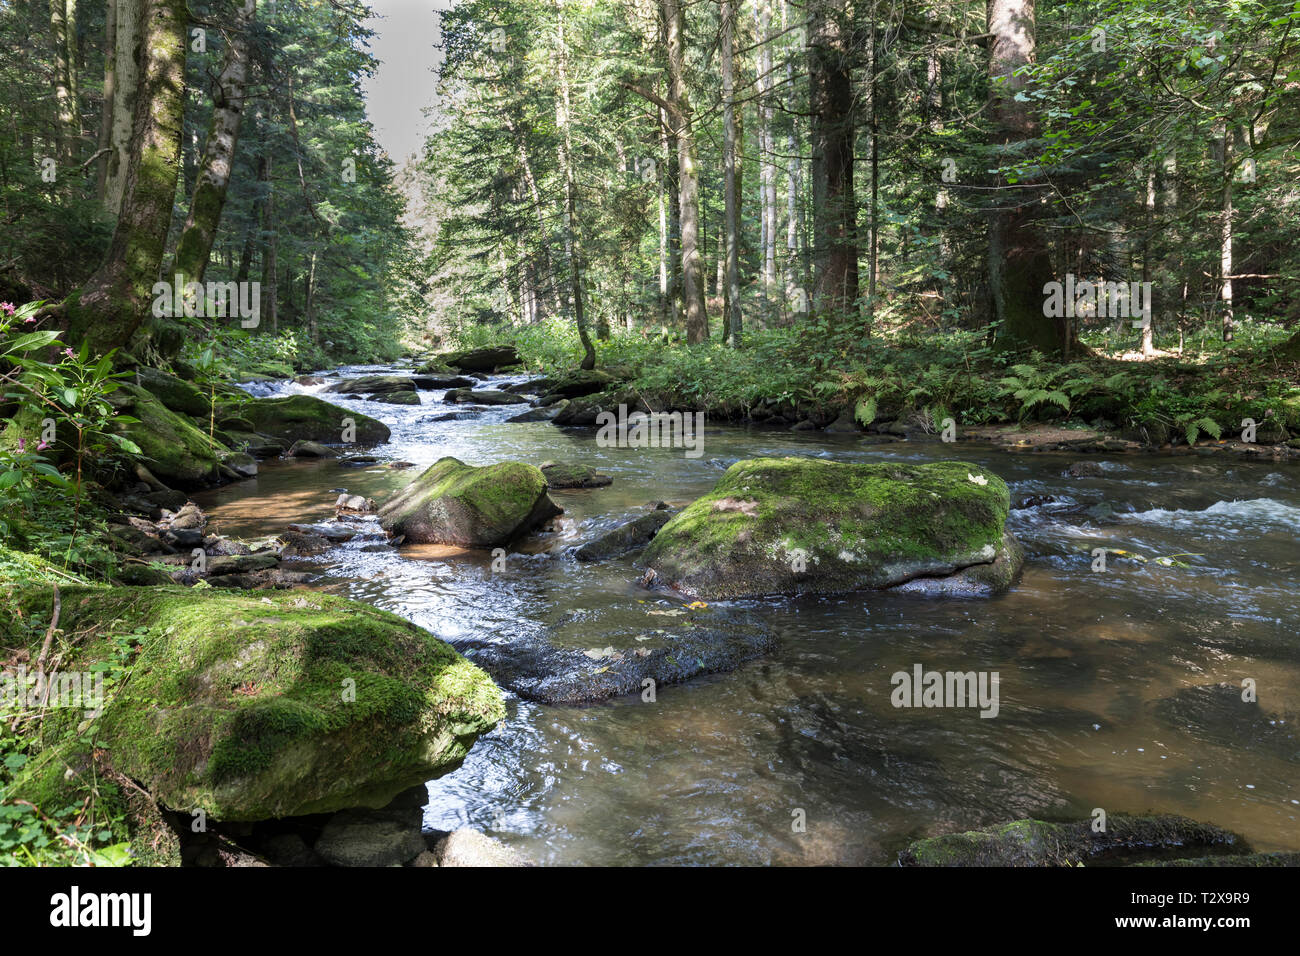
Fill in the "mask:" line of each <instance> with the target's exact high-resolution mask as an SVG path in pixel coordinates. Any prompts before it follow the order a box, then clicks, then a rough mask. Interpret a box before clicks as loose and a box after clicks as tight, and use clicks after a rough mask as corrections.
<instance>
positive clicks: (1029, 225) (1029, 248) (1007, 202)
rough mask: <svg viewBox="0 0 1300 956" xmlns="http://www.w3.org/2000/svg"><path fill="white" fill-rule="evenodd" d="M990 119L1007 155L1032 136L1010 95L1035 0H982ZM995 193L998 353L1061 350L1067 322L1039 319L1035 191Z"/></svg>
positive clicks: (1028, 115)
mask: <svg viewBox="0 0 1300 956" xmlns="http://www.w3.org/2000/svg"><path fill="white" fill-rule="evenodd" d="M987 13H988V32H989V34H990V38H989V45H988V46H989V115H990V117H991V118H992V120H993V125H994V130H993V142H994V144H995V145H996V146H999V147H1002V150H1001V152H1002V154H1003V155H1004V156H1006V155H1010V153H1011V150H1009V149H1007V147H1014V146H1015V145H1016V144H1019V143H1023V142H1024V141H1026V140H1029V139H1033V138H1034V137H1035V136H1037V135H1038V123H1037V120H1036V118H1035V116H1034V115H1033V112H1032V111H1031V109H1030V107H1029V104H1028V102H1018V101H1017V100H1016V94H1017V93H1020V92H1021V91H1022V90H1023V89H1024V87H1025V82H1026V81H1025V78H1024V77H1023V76H1016V75H1015V72H1016V71H1017V70H1018V69H1020V68H1021V67H1023V66H1026V65H1028V64H1030V63H1032V62H1033V61H1034V0H988V8H987ZM999 185H1000V186H1002V187H1003V188H1002V189H1000V190H998V192H999V193H1001V194H1003V195H1004V196H1005V197H1006V198H1003V199H1000V200H998V201H997V203H998V204H997V205H996V206H995V208H994V209H993V210H992V212H991V215H990V219H989V244H988V271H989V288H990V291H991V292H992V299H993V315H994V318H995V319H997V320H999V321H1000V322H1001V326H1000V327H999V330H998V341H999V342H1000V344H1001V345H1002V346H1003V347H1004V348H1011V349H1037V350H1038V351H1040V352H1043V353H1044V354H1048V355H1058V354H1062V353H1066V352H1068V346H1069V342H1070V339H1071V332H1070V323H1069V319H1068V318H1065V317H1064V316H1062V317H1060V318H1055V319H1051V318H1047V317H1045V316H1044V315H1043V301H1044V299H1043V294H1044V293H1043V286H1044V285H1046V284H1047V283H1048V282H1050V281H1052V260H1051V256H1050V255H1049V254H1048V249H1047V244H1046V241H1045V240H1044V238H1043V235H1042V231H1041V229H1040V228H1039V225H1038V222H1037V207H1038V206H1039V195H1040V192H1039V190H1038V189H1036V188H1033V185H1032V184H1030V183H1021V184H1017V187H1011V188H1008V187H1007V184H1006V183H1000V184H999Z"/></svg>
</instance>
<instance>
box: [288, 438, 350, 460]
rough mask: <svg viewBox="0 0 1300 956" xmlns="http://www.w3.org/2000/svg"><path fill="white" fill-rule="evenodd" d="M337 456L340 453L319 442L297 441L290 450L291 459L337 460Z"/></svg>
mask: <svg viewBox="0 0 1300 956" xmlns="http://www.w3.org/2000/svg"><path fill="white" fill-rule="evenodd" d="M337 456H338V452H336V451H334V449H332V448H327V447H326V446H324V445H322V444H321V443H320V442H318V441H296V442H294V443H293V447H292V448H290V449H289V457H291V458H336V457H337Z"/></svg>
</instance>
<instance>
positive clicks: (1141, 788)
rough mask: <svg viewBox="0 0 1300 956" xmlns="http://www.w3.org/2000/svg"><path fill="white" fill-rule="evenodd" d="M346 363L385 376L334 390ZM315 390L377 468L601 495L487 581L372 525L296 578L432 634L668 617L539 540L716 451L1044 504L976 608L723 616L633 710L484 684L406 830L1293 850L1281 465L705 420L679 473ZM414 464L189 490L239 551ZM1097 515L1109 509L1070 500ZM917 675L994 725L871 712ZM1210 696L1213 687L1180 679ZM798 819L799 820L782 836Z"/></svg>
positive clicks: (719, 459) (580, 857)
mask: <svg viewBox="0 0 1300 956" xmlns="http://www.w3.org/2000/svg"><path fill="white" fill-rule="evenodd" d="M372 370H373V371H385V369H370V368H366V369H350V370H342V371H341V373H340V374H342V373H347V374H355V373H357V372H360V371H372ZM509 380H512V379H502V381H509ZM280 388H281V389H284V388H285V387H284V386H280ZM287 388H288V389H289V390H292V391H307V392H316V391H319V388H300V387H298V386H288V387H287ZM327 397H328V398H329V399H330V400H332V401H337V402H338V403H339V404H342V405H345V406H347V407H349V408H353V409H356V410H359V411H364V412H365V413H367V414H370V415H373V416H375V417H378V418H380V419H382V420H383V421H384V422H385V423H387V424H389V425H390V426H391V427H392V428H393V436H392V440H391V442H390V443H388V444H385V445H383V446H380V447H379V448H378V449H377V450H376V451H377V453H378V455H379V456H380V458H381V461H384V462H386V461H388V460H405V461H410V462H414V463H415V464H416V465H417V466H418V467H419V468H421V469H422V468H423V467H425V466H427V465H429V464H431V463H432V462H434V461H436V460H437V459H439V458H441V457H443V456H445V455H454V456H455V457H458V458H460V459H462V460H464V461H466V462H469V463H471V464H485V463H490V462H495V461H502V460H507V459H517V460H521V461H528V462H533V463H536V464H540V463H541V462H542V461H544V460H546V459H554V460H557V461H563V460H577V461H582V462H585V463H588V464H591V465H593V466H595V467H596V468H598V470H600V471H603V472H605V473H606V474H609V475H612V476H613V477H614V484H613V485H612V486H611V487H608V488H601V489H594V490H590V491H571V492H556V493H554V497H555V499H556V501H557V502H558V503H559V504H560V505H561V506H562V507H563V508H564V509H565V516H564V518H563V519H561V520H560V521H559V522H557V530H555V531H552V532H549V533H546V534H542V535H537V536H535V537H534V538H531V539H529V540H528V541H527V542H524V543H522V544H521V545H520V546H519V549H520V553H516V554H511V555H510V556H509V558H508V560H507V562H506V568H505V570H504V571H497V572H494V571H493V570H492V561H491V555H490V553H488V552H483V551H464V550H461V549H457V548H443V547H436V546H412V547H403V548H401V549H391V548H380V549H378V550H366V549H367V548H373V547H374V545H375V544H376V542H378V541H382V538H381V537H377V536H376V534H374V533H372V534H371V535H369V536H367V535H359V536H358V537H357V538H356V539H354V540H353V541H350V542H348V543H347V544H345V545H342V546H340V547H339V548H336V549H334V550H333V551H331V552H329V553H328V554H326V555H323V556H321V557H319V558H316V559H309V562H310V566H313V567H314V568H315V569H316V570H321V571H324V572H325V573H326V578H325V579H324V580H323V582H322V586H324V587H328V588H329V589H331V590H336V591H339V592H340V593H344V594H347V595H349V596H351V597H354V598H357V599H359V600H363V601H368V602H370V603H373V604H375V605H378V606H380V607H384V608H388V609H390V610H393V611H395V612H397V613H399V614H401V615H403V616H405V617H407V618H409V619H411V620H413V621H415V622H416V623H418V624H420V625H421V626H423V627H426V628H428V629H429V630H430V631H432V632H433V633H434V634H437V635H438V636H440V637H442V638H443V639H445V640H448V641H450V642H451V643H453V644H456V643H461V642H469V641H477V642H482V641H499V642H505V643H509V642H511V641H513V640H518V639H521V638H523V637H526V636H530V635H535V634H537V633H539V632H541V631H543V630H547V631H549V630H551V629H554V628H562V630H563V632H564V634H565V635H566V640H575V641H578V642H585V643H586V644H588V645H589V646H592V647H602V646H604V644H605V641H604V638H603V635H604V634H605V633H606V632H614V631H619V630H624V629H627V628H629V627H647V628H653V627H655V626H662V622H663V621H664V620H665V618H663V617H658V616H655V615H654V614H652V613H651V612H653V611H663V610H665V609H671V608H672V607H673V606H674V605H673V604H672V603H671V602H669V601H666V600H664V599H662V598H660V597H658V596H656V595H652V594H648V593H646V592H644V591H640V590H638V589H637V588H635V587H634V586H633V584H632V583H631V582H632V581H633V579H634V577H635V573H634V565H633V564H632V563H631V562H628V561H614V562H608V563H603V564H595V565H587V564H582V563H579V562H577V561H574V560H573V559H572V558H571V557H569V556H568V555H567V553H566V552H567V551H568V549H570V548H572V547H573V546H574V545H576V544H579V543H581V542H582V541H584V540H586V539H588V538H589V537H591V536H593V535H594V534H596V533H598V532H599V531H601V530H603V529H605V528H608V527H610V526H612V525H614V524H617V523H618V522H619V521H620V520H622V519H624V518H626V517H627V516H628V515H631V514H636V513H641V512H642V511H643V509H644V508H645V507H646V506H647V505H649V504H650V503H651V502H654V501H656V500H660V499H662V500H667V501H669V502H670V503H678V504H680V503H685V502H687V501H689V500H691V499H692V498H694V497H696V496H698V495H700V494H703V493H704V492H705V491H707V490H708V489H709V488H710V487H711V486H712V485H713V483H714V482H715V481H716V480H717V478H718V475H719V474H720V473H721V470H722V469H724V468H725V467H726V466H727V465H728V464H730V463H731V462H733V461H735V460H737V459H740V458H748V457H754V456H758V455H786V454H798V455H822V456H827V457H832V458H835V459H836V460H841V461H873V460H883V459H891V460H902V461H925V460H931V459H935V458H941V457H956V458H961V459H965V460H969V461H973V462H975V463H978V464H980V465H982V466H984V467H987V468H989V469H990V470H992V471H994V472H995V473H997V474H999V475H1001V476H1002V477H1003V478H1005V479H1006V480H1007V482H1008V483H1009V484H1010V485H1011V489H1012V496H1013V499H1015V498H1017V497H1022V496H1025V495H1051V496H1054V497H1055V498H1056V499H1057V501H1056V503H1055V504H1049V505H1047V506H1045V507H1044V508H1041V509H1036V510H1032V511H1017V512H1013V513H1012V516H1011V522H1010V524H1011V527H1012V529H1013V530H1014V531H1015V532H1016V534H1017V535H1019V536H1020V538H1021V540H1022V541H1023V542H1024V544H1025V546H1026V549H1027V552H1028V554H1029V555H1030V559H1029V563H1028V565H1027V567H1026V570H1025V574H1024V577H1023V580H1022V581H1021V583H1020V584H1019V586H1018V587H1017V588H1016V589H1015V590H1013V591H1012V592H1011V593H1010V594H1008V595H1005V596H1003V597H1001V598H998V599H995V600H992V601H986V602H974V601H942V602H941V601H933V600H926V599H923V598H917V597H912V596H905V595H894V594H877V593H868V594H853V595H840V596H830V597H815V598H814V597H807V598H797V599H788V600H772V601H756V602H746V603H745V605H744V606H745V609H746V610H747V611H748V612H749V613H752V614H756V615H758V616H759V617H761V618H762V619H763V621H765V622H766V624H767V626H769V627H771V628H772V629H773V630H774V632H775V633H776V634H777V635H778V636H779V638H780V647H779V649H778V650H777V651H776V652H775V653H773V654H772V655H770V656H768V657H766V658H763V659H761V660H757V661H754V662H751V663H750V664H748V665H746V666H744V667H742V668H741V669H740V670H738V671H736V672H733V673H731V674H721V675H714V676H711V677H706V678H701V679H699V680H696V681H693V682H691V683H689V684H686V685H682V686H677V687H665V688H661V689H660V690H659V693H658V698H657V701H656V702H654V703H645V702H643V701H642V700H641V698H640V697H639V696H633V697H627V698H621V699H618V700H614V701H611V702H608V703H606V704H602V705H599V706H594V707H588V708H566V707H547V706H541V705H537V704H533V703H529V702H527V701H521V700H517V699H513V698H511V699H510V700H509V706H508V716H507V719H506V720H505V721H504V722H503V723H502V724H501V726H500V727H499V728H497V729H496V730H495V731H494V732H493V733H491V734H490V735H488V736H486V737H484V738H482V739H481V740H480V741H479V743H478V744H477V745H476V746H475V747H474V749H473V751H471V753H470V756H469V758H468V759H467V760H466V762H465V765H464V766H463V767H462V768H461V769H460V770H458V771H456V772H455V773H453V774H451V775H449V776H447V777H444V778H442V779H440V780H437V781H434V782H433V783H431V784H430V794H431V802H430V804H429V807H428V809H427V810H426V822H427V824H428V825H429V826H433V827H438V828H441V829H448V828H452V827H455V826H460V825H469V826H475V827H479V828H482V829H484V830H488V831H491V832H493V833H494V834H496V835H498V836H500V837H501V838H502V839H504V840H506V841H508V842H511V843H514V844H516V845H517V846H519V848H520V849H522V850H523V851H524V852H526V853H528V854H530V855H531V856H532V857H533V858H534V859H537V860H539V861H541V862H551V863H592V864H644V863H660V864H664V863H774V864H808V863H887V862H890V861H892V859H893V856H894V854H895V853H896V852H897V851H898V850H899V849H900V848H901V847H902V846H903V845H904V844H905V843H906V842H907V840H909V839H911V838H914V837H916V836H919V835H925V834H933V833H938V832H944V831H948V830H952V829H965V828H969V827H974V826H982V825H986V824H989V823H993V822H997V821H1001V820H1006V819H1010V818H1014V817H1019V816H1027V815H1038V816H1044V815H1048V816H1058V817H1059V816H1071V817H1086V816H1087V815H1088V814H1089V813H1090V812H1091V811H1092V809H1093V808H1094V807H1102V808H1105V809H1106V810H1107V812H1110V813H1114V812H1124V811H1132V812H1138V811H1143V810H1149V809H1152V810H1161V811H1166V812H1176V813H1184V814H1187V815H1189V816H1192V817H1196V818H1198V819H1202V820H1208V821H1212V822H1214V823H1217V824H1219V825H1221V826H1225V827H1228V828H1230V829H1234V830H1237V831H1239V832H1241V833H1243V834H1245V835H1246V836H1247V837H1248V838H1249V839H1250V840H1251V841H1252V843H1254V844H1255V846H1256V847H1257V848H1258V849H1262V850H1277V849H1290V850H1297V849H1300V828H1297V817H1298V816H1300V745H1297V740H1298V739H1300V738H1297V736H1296V732H1295V730H1294V727H1295V726H1296V720H1297V719H1300V690H1297V688H1300V681H1298V680H1297V678H1298V677H1300V667H1298V664H1300V647H1298V644H1300V637H1297V634H1296V630H1297V629H1296V622H1297V621H1300V588H1297V577H1298V575H1297V570H1298V563H1297V558H1298V554H1297V547H1296V532H1297V528H1298V527H1300V471H1297V470H1296V469H1295V468H1294V466H1288V465H1281V464H1277V463H1259V464H1256V463H1242V462H1239V461H1236V460H1233V459H1226V458H1218V457H1210V458H1202V457H1194V456H1181V457H1132V458H1130V457H1120V458H1117V459H1115V460H1114V461H1112V462H1111V463H1109V464H1108V465H1107V466H1106V467H1105V468H1104V471H1103V474H1102V475H1101V476H1099V477H1091V478H1064V477H1061V473H1062V471H1063V469H1064V468H1065V466H1066V464H1068V463H1069V461H1070V460H1071V459H1070V458H1069V457H1068V456H1062V455H1054V454H1034V455H1028V454H1019V455H1017V454H1012V453H1006V452H999V451H996V450H994V449H991V448H988V447H984V446H979V445H966V444H958V445H956V446H953V445H943V444H939V443H905V444H889V445H879V444H869V443H867V442H865V441H863V440H862V439H860V438H858V437H854V436H849V437H847V438H845V437H831V436H824V435H816V436H814V435H809V434H807V433H792V432H772V431H753V430H745V429H739V428H709V429H708V430H707V431H706V436H705V445H704V449H705V450H704V457H703V458H700V459H687V458H685V457H684V456H683V455H682V454H681V452H680V450H679V451H676V452H674V451H672V450H669V449H644V450H638V449H618V448H598V447H596V445H595V442H594V440H593V438H592V434H591V433H589V432H566V431H562V430H560V429H557V428H554V427H553V426H551V425H549V424H544V423H543V424H526V425H525V424H519V425H516V424H505V423H504V422H505V419H506V418H508V417H510V416H511V415H513V414H516V413H517V412H518V411H521V410H522V409H523V406H512V407H505V408H494V409H490V410H486V411H483V412H481V413H479V414H477V415H476V417H475V418H473V419H471V420H462V421H449V422H434V421H432V419H433V418H434V417H435V416H437V415H439V414H443V413H445V412H446V411H447V409H448V406H446V405H444V404H442V403H441V401H440V399H441V394H440V393H433V392H423V393H421V398H422V400H423V404H422V405H420V406H418V407H416V406H411V407H403V406H391V405H381V404H379V403H371V402H362V401H348V400H346V399H342V398H340V397H339V396H336V395H329V396H327ZM417 473H418V472H417V471H415V470H409V469H408V470H406V471H399V470H393V469H389V468H386V467H383V466H382V464H381V465H366V466H362V467H349V466H346V465H343V464H341V463H339V462H337V461H310V462H265V463H263V466H262V469H261V473H260V474H259V475H258V477H257V479H256V480H254V481H248V482H243V483H241V484H238V485H231V486H227V487H225V488H221V489H217V490H215V491H212V492H207V493H205V494H203V495H202V496H200V503H201V504H202V505H203V507H204V508H206V509H207V510H208V512H209V514H210V515H211V516H212V518H213V519H214V520H215V522H216V524H217V526H218V527H219V528H220V529H221V531H222V532H223V533H226V534H232V535H237V536H250V537H253V536H260V535H265V534H269V533H273V532H275V531H278V530H281V529H282V528H283V527H284V525H286V524H288V523H290V522H295V521H316V520H324V519H327V518H330V517H332V516H333V502H334V498H335V497H336V495H337V491H335V490H334V489H346V490H347V491H348V492H349V493H351V494H362V495H366V496H368V497H373V498H375V499H377V500H378V499H382V498H383V497H384V496H386V495H388V494H390V493H391V492H392V491H394V490H396V489H397V488H400V487H402V486H403V485H404V484H406V482H408V481H409V480H411V478H412V477H413V476H414V475H415V474H417ZM1102 502H1105V503H1106V504H1108V505H1109V506H1110V508H1111V509H1113V517H1107V516H1106V512H1105V511H1100V512H1094V513H1095V514H1098V515H1099V517H1097V518H1096V519H1093V518H1090V517H1088V516H1086V515H1084V514H1083V511H1084V510H1085V509H1086V508H1088V507H1090V506H1092V505H1096V504H1099V503H1102ZM372 531H373V529H372ZM1098 547H1104V548H1112V549H1120V550H1123V551H1126V552H1129V553H1130V554H1133V555H1140V556H1141V557H1143V558H1147V559H1149V560H1148V561H1147V562H1146V563H1141V562H1139V561H1137V560H1134V559H1131V558H1129V559H1126V558H1124V557H1116V556H1112V558H1111V560H1110V561H1109V563H1108V568H1107V570H1106V571H1105V572H1104V573H1098V572H1093V571H1092V570H1091V562H1092V557H1091V552H1092V549H1094V548H1098ZM525 552H526V553H525ZM1169 555H1191V556H1185V557H1181V558H1179V559H1178V560H1180V561H1182V562H1185V563H1186V564H1188V565H1189V567H1186V568H1180V567H1177V566H1162V565H1161V564H1159V563H1157V562H1155V561H1154V560H1150V559H1155V558H1159V557H1163V556H1169ZM917 663H920V664H922V665H924V666H925V667H926V668H927V669H936V670H962V671H965V670H975V671H994V670H996V671H998V672H999V674H1000V676H1001V683H1000V691H1001V702H1000V703H1001V709H1000V713H999V715H998V717H997V718H996V719H992V720H987V719H981V718H980V717H979V715H978V712H977V711H976V710H974V709H966V710H955V709H952V710H944V709H931V710H926V709H910V710H902V709H895V708H894V707H893V706H891V704H890V698H889V695H890V691H891V689H892V687H891V684H890V680H889V678H890V675H891V674H892V673H894V672H895V671H898V670H910V668H911V667H912V665H914V664H917ZM1243 678H1251V679H1253V680H1254V681H1255V684H1256V686H1257V687H1258V694H1259V702H1258V704H1253V705H1246V704H1242V703H1240V701H1239V696H1240V694H1239V691H1237V690H1235V689H1236V688H1240V686H1241V682H1242V680H1243ZM1220 682H1222V683H1225V684H1228V685H1231V688H1232V689H1233V690H1232V692H1231V693H1227V694H1226V696H1225V692H1224V691H1222V690H1220V691H1218V692H1211V691H1209V690H1205V691H1196V690H1190V689H1191V688H1197V687H1207V688H1208V687H1209V686H1210V685H1214V684H1218V683H1220ZM1248 706H1249V707H1253V708H1256V709H1255V710H1252V711H1250V712H1249V713H1248V714H1246V715H1245V716H1243V712H1242V708H1246V707H1248ZM1225 708H1226V710H1225ZM1225 713H1226V714H1227V715H1228V716H1226V717H1225V716H1224V714H1225ZM800 811H802V815H803V816H805V817H806V820H807V825H806V826H807V829H806V832H804V833H796V832H794V831H793V829H792V822H793V821H794V820H795V817H796V815H797V814H798V813H799V812H800Z"/></svg>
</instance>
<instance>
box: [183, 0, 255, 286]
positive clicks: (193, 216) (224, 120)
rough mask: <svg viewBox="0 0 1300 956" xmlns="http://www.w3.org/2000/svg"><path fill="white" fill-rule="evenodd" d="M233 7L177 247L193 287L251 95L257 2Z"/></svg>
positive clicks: (204, 262) (213, 232) (204, 263)
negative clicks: (200, 157) (252, 37)
mask: <svg viewBox="0 0 1300 956" xmlns="http://www.w3.org/2000/svg"><path fill="white" fill-rule="evenodd" d="M233 6H234V22H233V23H232V24H231V29H230V31H229V33H228V34H227V45H226V54H225V58H224V60H223V61H222V65H221V73H220V75H219V76H218V77H217V84H216V88H215V89H214V91H213V94H212V125H211V126H210V127H209V128H208V139H207V143H206V145H205V146H204V148H203V160H202V162H201V163H200V164H199V172H198V176H197V178H196V179H195V182H194V195H193V196H192V197H191V199H190V210H189V214H188V215H187V216H186V219H185V227H184V229H182V230H181V237H180V240H179V242H178V243H177V245H176V270H175V271H176V272H178V273H180V274H181V275H183V276H184V277H185V278H186V279H187V280H193V281H194V282H201V281H202V280H203V273H204V270H206V269H207V267H208V256H209V255H210V254H211V252H212V243H213V241H214V240H215V239H216V237H217V226H218V225H219V224H220V223H221V211H222V209H224V208H225V205H226V191H227V189H228V188H229V187H230V172H231V169H232V168H233V166H234V163H235V148H236V146H237V144H238V142H239V127H240V124H241V123H242V122H243V119H244V100H245V97H246V96H247V93H248V63H249V56H248V53H249V50H248V44H249V30H250V29H251V27H252V23H253V15H254V13H255V12H256V9H257V0H235V2H234V4H233Z"/></svg>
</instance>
